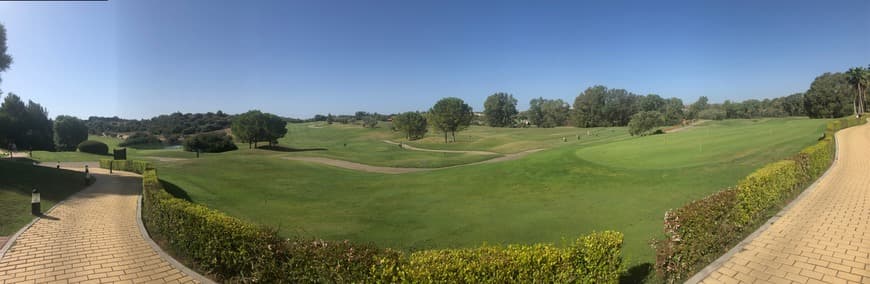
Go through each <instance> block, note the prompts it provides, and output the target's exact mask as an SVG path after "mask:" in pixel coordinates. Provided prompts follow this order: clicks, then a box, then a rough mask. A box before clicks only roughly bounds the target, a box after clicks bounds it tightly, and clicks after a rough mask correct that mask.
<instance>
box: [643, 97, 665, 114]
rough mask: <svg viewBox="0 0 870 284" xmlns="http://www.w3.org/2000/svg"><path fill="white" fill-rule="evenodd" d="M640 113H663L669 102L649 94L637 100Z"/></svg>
mask: <svg viewBox="0 0 870 284" xmlns="http://www.w3.org/2000/svg"><path fill="white" fill-rule="evenodd" d="M637 104H638V108H639V110H640V111H658V112H661V110H663V109H664V108H665V106H666V105H667V101H666V100H665V99H663V98H662V97H660V96H659V95H656V94H649V95H646V96H643V97H639V98H638V100H637Z"/></svg>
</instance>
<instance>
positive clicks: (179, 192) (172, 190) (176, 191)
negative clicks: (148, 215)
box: [160, 180, 193, 202]
mask: <svg viewBox="0 0 870 284" xmlns="http://www.w3.org/2000/svg"><path fill="white" fill-rule="evenodd" d="M160 184H161V185H163V189H164V190H166V192H168V193H169V194H171V195H172V196H174V197H175V198H181V199H184V200H187V201H188V202H193V200H191V199H190V195H188V194H187V191H184V189H181V187H178V186H177V185H175V184H173V183H171V182H168V181H165V180H160Z"/></svg>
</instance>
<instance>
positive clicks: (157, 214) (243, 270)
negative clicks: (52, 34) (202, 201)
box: [101, 161, 624, 283]
mask: <svg viewBox="0 0 870 284" xmlns="http://www.w3.org/2000/svg"><path fill="white" fill-rule="evenodd" d="M144 164H147V163H144ZM101 165H103V161H101ZM142 183H143V191H144V192H143V206H142V219H143V222H144V223H145V226H146V228H147V229H148V231H149V232H150V233H151V234H152V235H154V236H156V237H157V238H159V239H162V240H164V241H166V243H168V245H169V246H170V247H171V248H172V250H173V251H174V252H176V253H178V254H180V255H181V256H183V257H184V258H186V259H189V260H191V261H193V262H194V263H195V265H196V267H197V268H199V269H200V270H201V271H206V272H207V273H208V274H210V275H213V276H215V277H216V278H218V279H219V280H222V281H227V282H265V283H280V282H294V283H324V282H326V283H335V282H339V283H348V282H354V283H365V282H375V283H383V282H428V283H432V282H450V283H455V282H465V283H469V282H489V283H494V282H497V283H505V282H508V283H519V282H523V283H525V282H572V283H616V282H617V281H618V278H619V275H620V274H621V273H622V272H623V271H624V263H623V260H622V255H621V250H622V242H623V236H622V234H621V233H618V232H611V231H605V232H600V233H592V234H590V235H586V236H583V237H581V238H579V239H577V240H576V241H575V242H574V243H573V244H571V245H570V246H569V247H567V248H564V249H560V248H556V247H555V246H553V245H551V244H535V245H509V246H507V247H500V246H482V247H480V248H472V249H446V250H429V251H420V252H415V253H412V254H410V256H407V257H406V256H403V254H402V253H400V252H397V251H394V250H390V249H381V248H378V247H376V246H373V245H362V244H356V243H352V242H348V241H344V242H329V241H323V240H314V239H305V238H293V239H281V238H279V237H278V235H277V232H276V230H274V229H270V228H265V227H261V226H257V225H254V224H251V223H247V222H245V221H242V220H239V219H237V218H233V217H230V216H227V215H225V214H223V213H221V212H219V211H217V210H213V209H209V208H207V207H205V206H203V205H199V204H194V203H190V202H187V201H185V200H183V199H179V198H175V197H173V196H172V195H170V194H169V193H167V192H166V191H165V190H164V189H163V186H162V184H161V182H160V180H159V179H158V177H157V173H156V171H155V170H154V169H150V168H149V169H147V170H145V171H144V172H143V178H142Z"/></svg>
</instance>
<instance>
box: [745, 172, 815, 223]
mask: <svg viewBox="0 0 870 284" xmlns="http://www.w3.org/2000/svg"><path fill="white" fill-rule="evenodd" d="M798 170H799V168H798V166H797V163H795V161H793V160H783V161H779V162H774V163H771V164H768V165H766V166H764V167H762V168H761V169H758V170H757V171H755V172H753V173H752V174H750V175H749V176H747V177H746V178H744V179H743V180H741V181H740V182H739V183H738V184H737V204H738V207H737V208H738V211H739V215H740V216H739V219H740V221H741V222H742V223H741V224H748V223H749V222H750V221H751V220H757V219H758V217H761V216H759V214H760V213H762V212H764V211H765V210H767V209H769V208H773V207H774V206H776V205H778V204H781V203H782V202H783V201H785V200H787V199H788V198H789V197H791V196H793V195H794V193H795V191H797V189H798V187H799V186H800V185H803V183H804V181H803V180H801V178H799V177H800V176H806V175H800V174H799V173H798Z"/></svg>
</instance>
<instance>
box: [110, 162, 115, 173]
mask: <svg viewBox="0 0 870 284" xmlns="http://www.w3.org/2000/svg"><path fill="white" fill-rule="evenodd" d="M113 162H114V160H109V174H111V173H112V166H113V165H112V163H113Z"/></svg>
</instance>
